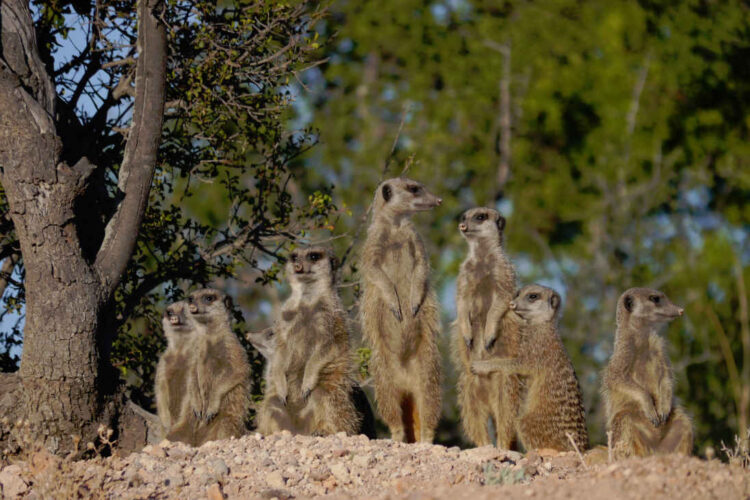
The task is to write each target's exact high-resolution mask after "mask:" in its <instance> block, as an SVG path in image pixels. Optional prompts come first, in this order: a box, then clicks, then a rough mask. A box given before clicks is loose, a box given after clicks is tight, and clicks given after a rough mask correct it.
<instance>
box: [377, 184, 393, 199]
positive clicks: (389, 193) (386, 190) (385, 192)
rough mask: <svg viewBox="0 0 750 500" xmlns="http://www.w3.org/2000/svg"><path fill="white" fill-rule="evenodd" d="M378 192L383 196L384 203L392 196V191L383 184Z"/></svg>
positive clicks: (388, 186)
mask: <svg viewBox="0 0 750 500" xmlns="http://www.w3.org/2000/svg"><path fill="white" fill-rule="evenodd" d="M380 192H381V193H382V194H383V200H385V202H386V203H388V200H390V199H391V196H392V195H393V190H392V189H391V185H390V184H383V187H382V189H381V190H380Z"/></svg>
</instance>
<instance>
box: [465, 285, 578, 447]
mask: <svg viewBox="0 0 750 500" xmlns="http://www.w3.org/2000/svg"><path fill="white" fill-rule="evenodd" d="M559 307H560V296H559V295H557V293H555V291H554V290H552V289H550V288H547V287H543V286H539V285H528V286H525V287H523V288H522V289H521V290H520V291H519V292H518V296H517V297H516V298H515V299H514V300H513V301H512V302H511V303H510V308H511V312H509V313H508V317H509V318H510V319H513V320H514V321H517V322H518V324H519V333H520V338H521V343H520V345H519V353H518V356H516V357H513V358H493V359H489V360H484V361H475V362H473V363H472V367H473V369H474V371H476V372H478V373H488V372H491V371H495V370H500V371H502V372H504V373H506V374H516V375H519V376H521V377H523V379H524V385H525V387H526V391H525V394H524V395H523V396H522V400H521V405H520V406H519V407H518V416H517V419H516V426H517V429H518V436H519V438H520V440H521V443H522V444H523V446H524V448H525V449H526V450H532V449H543V448H549V449H554V450H559V451H572V450H573V446H572V445H571V443H570V441H569V439H568V437H567V435H568V434H570V435H571V437H572V438H573V441H574V442H575V444H576V446H577V447H578V449H579V450H581V451H583V450H584V449H586V448H587V447H588V434H587V432H586V420H585V412H584V408H583V398H582V396H581V387H580V385H579V384H578V378H577V377H576V374H575V370H574V369H573V365H572V363H571V362H570V358H569V357H568V354H567V352H566V351H565V346H563V344H562V341H561V340H560V336H559V335H558V333H557V316H558V312H559Z"/></svg>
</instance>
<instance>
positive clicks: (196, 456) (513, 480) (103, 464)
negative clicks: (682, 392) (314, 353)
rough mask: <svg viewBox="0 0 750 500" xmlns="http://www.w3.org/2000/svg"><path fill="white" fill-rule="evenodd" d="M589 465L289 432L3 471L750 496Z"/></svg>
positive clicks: (749, 479)
mask: <svg viewBox="0 0 750 500" xmlns="http://www.w3.org/2000/svg"><path fill="white" fill-rule="evenodd" d="M601 455H602V456H603V457H604V463H602V464H600V465H584V464H582V462H581V460H580V459H579V458H578V456H577V455H576V454H575V453H562V454H555V453H550V454H545V453H542V454H541V455H540V454H539V453H536V452H532V453H530V454H528V455H525V456H524V455H521V454H519V453H516V452H509V451H504V450H498V449H496V448H493V447H490V446H486V447H482V448H475V449H469V450H459V449H458V448H445V447H444V446H437V445H422V444H410V445H407V444H403V443H394V442H392V441H390V440H375V441H369V440H368V439H367V438H365V437H364V436H357V437H348V436H344V435H336V436H330V437H326V438H319V437H308V436H292V435H290V434H287V433H282V434H278V435H273V436H268V437H263V436H260V435H248V436H245V437H243V438H241V439H233V440H230V441H217V442H213V443H207V444H205V445H204V446H202V447H200V448H191V447H189V446H186V445H183V444H180V443H168V442H166V441H165V442H163V443H161V444H160V445H158V446H149V447H146V448H145V449H144V450H143V451H142V452H141V453H133V454H131V455H128V456H126V457H119V456H113V457H109V458H106V459H104V458H98V459H93V460H87V461H80V462H71V461H67V460H61V459H59V458H57V457H53V456H51V455H49V454H48V453H46V452H45V451H40V452H37V453H35V454H32V455H31V456H30V457H28V458H27V460H26V461H23V462H17V463H14V464H11V465H8V466H6V467H5V468H3V469H2V470H0V487H2V491H3V495H4V497H5V498H18V497H22V498H66V499H67V498H76V497H80V498H92V497H93V498H112V499H120V498H181V499H204V498H208V499H210V500H220V499H222V498H279V499H286V498H308V497H313V496H323V497H325V498H355V497H356V498H389V499H400V498H404V499H406V498H410V499H411V498H413V499H422V498H424V499H427V498H434V499H450V500H460V499H483V498H487V499H489V498H497V497H498V495H502V496H503V497H504V498H511V499H516V498H519V499H520V498H553V499H558V498H559V499H562V498H574V497H575V498H594V499H597V498H602V499H605V498H606V499H620V498H622V499H645V498H649V499H651V498H679V499H680V500H689V499H698V498H700V499H704V498H720V499H733V498H737V499H747V498H750V471H748V470H745V469H742V468H740V467H737V466H730V465H726V464H723V463H721V462H719V461H716V460H713V461H705V460H700V459H697V458H687V457H679V456H662V457H652V458H648V459H631V460H626V461H622V462H617V463H612V464H610V463H606V452H602V454H601Z"/></svg>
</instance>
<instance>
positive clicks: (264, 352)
mask: <svg viewBox="0 0 750 500" xmlns="http://www.w3.org/2000/svg"><path fill="white" fill-rule="evenodd" d="M246 338H247V340H248V341H249V342H250V343H251V344H252V345H253V347H255V348H256V349H257V350H258V352H259V353H260V354H261V356H263V357H264V358H265V359H266V368H265V370H266V371H265V374H264V378H265V381H266V384H269V383H270V382H269V376H268V375H269V372H268V370H269V367H270V366H271V360H272V358H273V355H274V352H275V351H276V334H275V332H274V329H273V328H266V329H264V330H261V331H260V332H248V333H247V334H246ZM351 398H352V402H353V404H354V408H355V409H356V411H357V414H358V415H359V421H360V426H359V428H358V429H357V432H356V433H357V434H364V435H365V436H367V437H368V438H369V439H375V437H376V434H375V415H374V414H373V412H372V407H371V406H370V402H369V400H368V399H367V395H366V394H365V391H363V390H362V387H360V385H359V384H358V383H357V382H356V381H352V394H351Z"/></svg>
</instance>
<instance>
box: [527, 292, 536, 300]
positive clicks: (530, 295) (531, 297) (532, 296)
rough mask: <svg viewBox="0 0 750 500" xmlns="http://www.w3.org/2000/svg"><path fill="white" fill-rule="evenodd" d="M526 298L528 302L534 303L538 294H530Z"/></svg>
mask: <svg viewBox="0 0 750 500" xmlns="http://www.w3.org/2000/svg"><path fill="white" fill-rule="evenodd" d="M527 297H528V298H529V300H531V301H534V300H536V299H538V298H539V294H538V293H530V294H528V295H527Z"/></svg>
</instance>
